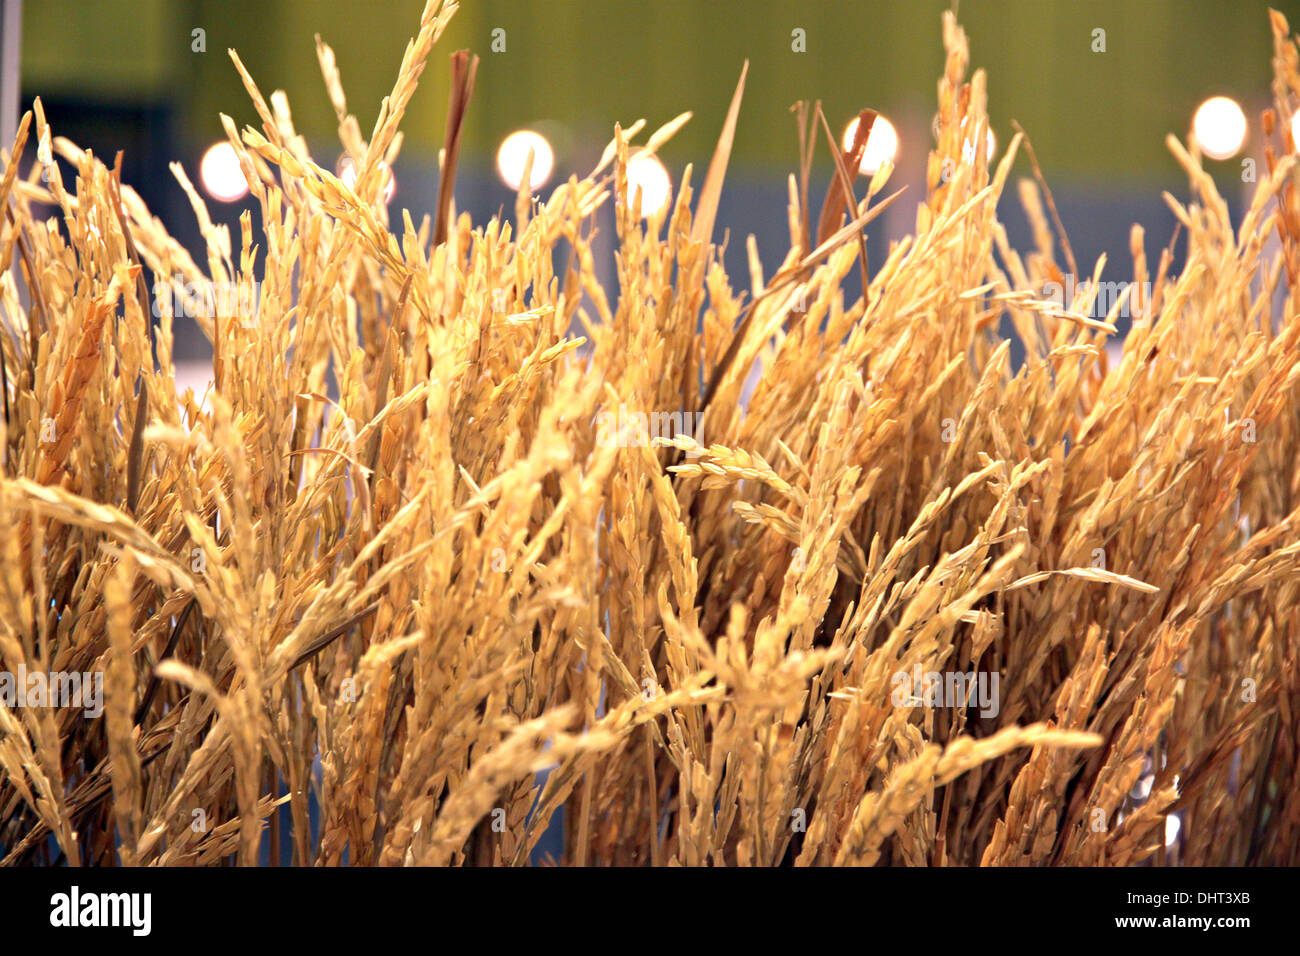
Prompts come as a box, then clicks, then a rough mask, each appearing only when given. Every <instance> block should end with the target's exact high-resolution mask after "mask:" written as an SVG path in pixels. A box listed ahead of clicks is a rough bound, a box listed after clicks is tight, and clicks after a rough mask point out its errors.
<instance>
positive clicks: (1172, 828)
mask: <svg viewBox="0 0 1300 956" xmlns="http://www.w3.org/2000/svg"><path fill="white" fill-rule="evenodd" d="M1182 827H1183V823H1182V821H1181V820H1179V819H1178V818H1177V817H1176V816H1174V815H1173V814H1172V813H1171V814H1170V815H1169V816H1167V817H1165V846H1173V845H1174V841H1175V840H1177V839H1178V831H1179V830H1181V829H1182Z"/></svg>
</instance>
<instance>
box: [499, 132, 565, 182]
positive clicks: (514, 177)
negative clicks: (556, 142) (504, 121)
mask: <svg viewBox="0 0 1300 956" xmlns="http://www.w3.org/2000/svg"><path fill="white" fill-rule="evenodd" d="M529 150H532V151H533V169H532V172H531V173H529V174H528V188H529V189H540V188H541V187H542V186H545V185H546V181H547V180H548V179H550V178H551V171H552V170H554V169H555V151H554V150H552V149H551V144H550V143H549V142H547V140H546V137H545V136H543V135H542V134H541V133H538V132H535V131H534V130H531V129H521V130H517V131H516V132H513V133H511V134H510V135H509V136H507V137H506V138H505V139H503V140H502V141H501V148H500V149H498V150H497V172H498V173H500V174H501V178H502V179H503V180H505V184H506V185H507V186H509V187H510V188H511V189H514V190H516V191H518V189H519V184H520V183H522V182H523V181H524V163H526V162H527V161H528V151H529Z"/></svg>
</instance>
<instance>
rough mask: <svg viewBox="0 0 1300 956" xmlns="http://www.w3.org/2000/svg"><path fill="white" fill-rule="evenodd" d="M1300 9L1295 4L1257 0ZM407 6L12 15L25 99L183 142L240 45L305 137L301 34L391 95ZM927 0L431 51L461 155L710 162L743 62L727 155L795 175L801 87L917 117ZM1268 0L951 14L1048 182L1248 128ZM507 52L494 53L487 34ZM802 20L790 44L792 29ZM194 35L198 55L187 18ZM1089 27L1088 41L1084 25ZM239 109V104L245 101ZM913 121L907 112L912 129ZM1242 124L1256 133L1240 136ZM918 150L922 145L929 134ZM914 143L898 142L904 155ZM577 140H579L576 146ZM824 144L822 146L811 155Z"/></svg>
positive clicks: (367, 107)
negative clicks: (83, 110) (674, 130)
mask: <svg viewBox="0 0 1300 956" xmlns="http://www.w3.org/2000/svg"><path fill="white" fill-rule="evenodd" d="M1271 5H1273V6H1276V7H1278V8H1279V9H1281V10H1282V11H1283V12H1284V13H1286V14H1287V16H1288V18H1290V19H1291V21H1292V22H1293V23H1294V22H1300V0H1274V2H1273V3H1272V4H1271ZM422 6H423V0H36V2H29V3H28V4H27V9H26V12H25V22H24V38H23V40H24V42H23V61H24V62H23V69H24V84H25V90H26V93H27V94H28V95H31V94H34V93H45V94H53V93H58V94H60V95H64V96H69V95H78V96H84V97H87V98H90V99H94V98H105V99H123V98H125V99H139V100H147V101H150V102H158V101H164V102H167V103H170V104H171V105H172V106H173V108H174V111H175V114H176V115H177V117H178V119H179V121H180V129H181V132H182V135H183V136H185V137H186V139H188V140H190V141H191V143H192V144H193V145H196V146H197V145H198V144H201V143H203V142H207V141H211V140H212V139H215V138H217V137H218V136H219V135H220V126H219V123H218V119H217V114H218V111H219V110H220V109H223V108H224V109H230V108H231V104H247V102H248V100H247V97H246V96H244V95H243V93H242V91H241V90H240V84H239V79H238V77H237V76H236V74H235V71H234V70H233V68H232V67H231V64H230V61H229V59H228V58H227V57H226V54H225V51H226V49H227V48H228V47H234V48H236V49H238V50H239V52H240V55H241V56H242V57H243V59H244V62H245V63H246V64H247V65H248V67H249V69H250V70H251V71H252V73H253V76H254V77H255V78H256V79H257V81H258V83H259V85H260V86H261V87H262V88H263V90H265V91H267V92H269V91H271V90H274V89H284V90H285V91H287V92H288V94H289V99H290V103H291V104H292V107H293V109H294V116H295V120H296V122H297V124H298V126H299V129H300V130H301V131H303V132H305V133H306V134H307V136H308V138H309V139H311V140H313V141H316V142H321V141H324V140H326V139H327V138H329V137H332V136H333V131H334V127H335V123H334V117H333V113H332V111H331V110H330V108H329V104H328V101H327V100H326V97H325V93H324V89H323V86H322V84H321V82H320V77H319V70H318V68H317V64H316V54H315V48H314V45H313V42H312V37H313V35H314V34H316V33H320V34H321V36H322V37H323V38H324V39H325V40H326V42H328V43H330V44H331V45H332V46H333V47H334V49H335V52H336V54H337V57H338V62H339V66H340V68H341V70H342V73H343V80H344V83H345V85H346V88H347V89H348V91H349V92H350V94H351V96H352V100H351V101H350V104H349V105H350V107H351V109H352V110H353V112H355V113H356V114H357V116H358V117H359V118H360V119H361V120H362V123H363V126H367V125H368V124H369V123H371V122H373V119H374V116H375V114H376V111H377V109H378V106H379V103H380V100H381V99H382V97H383V96H384V95H385V94H386V93H387V92H388V91H389V89H390V88H391V84H392V82H393V78H394V76H395V74H396V71H397V67H398V64H399V62H400V60H401V55H402V49H403V47H404V45H405V42H406V38H407V37H408V36H409V34H410V31H411V30H412V28H413V25H414V24H415V23H416V22H417V20H418V17H419V12H420V9H421V7H422ZM948 6H949V3H946V2H943V0H892V2H883V0H826V2H809V0H803V2H791V0H747V2H737V0H466V2H465V3H464V4H463V6H462V9H461V11H460V13H459V14H458V15H457V17H456V19H455V20H454V22H453V23H452V25H451V28H450V29H449V31H448V36H447V38H446V40H445V41H444V46H443V49H444V50H445V49H455V48H463V47H467V48H469V49H471V50H473V51H474V52H475V53H477V54H479V56H480V57H482V60H483V62H482V64H481V65H480V69H479V73H478V89H477V91H476V93H475V97H474V102H473V104H472V105H471V108H470V115H469V123H468V127H467V130H466V134H467V140H466V144H465V154H466V156H467V158H469V159H470V160H471V161H474V162H480V163H481V162H485V161H487V160H488V159H489V158H490V156H491V153H492V151H493V150H494V148H495V145H496V144H497V143H498V142H499V141H500V139H501V137H502V136H504V135H505V134H506V133H507V132H509V131H510V130H512V129H514V128H517V127H519V126H523V125H529V124H535V123H537V122H539V121H544V120H563V121H564V123H566V124H569V132H570V134H571V135H572V137H573V140H572V142H573V143H580V144H582V147H581V149H580V150H579V151H578V153H575V151H574V150H573V149H571V148H570V149H567V150H566V149H565V144H560V146H561V150H560V151H561V157H560V159H561V165H560V170H561V172H562V173H564V174H567V172H568V171H569V169H570V166H567V165H565V163H564V160H565V158H566V153H567V154H568V158H570V159H572V160H573V163H572V166H574V167H577V168H578V170H579V171H580V172H585V171H586V168H585V166H584V164H585V162H586V160H585V155H586V154H587V153H588V152H590V151H591V150H593V149H598V148H599V145H601V144H603V143H604V142H605V141H606V140H607V139H608V134H609V130H610V129H611V127H612V124H613V123H614V122H615V121H616V120H617V121H621V122H623V123H625V124H626V123H630V122H631V121H633V120H635V119H637V118H639V117H645V118H646V119H647V120H648V121H649V122H650V124H651V125H652V126H654V125H657V124H659V123H662V122H664V121H665V120H667V119H669V118H670V117H672V116H674V115H676V114H677V113H679V112H681V111H683V110H688V109H689V110H693V111H694V112H695V117H696V119H695V121H694V122H692V123H691V124H690V125H689V126H688V127H687V129H686V130H685V131H684V132H683V133H682V135H680V136H679V137H678V139H676V140H675V141H674V142H673V144H672V146H671V147H670V148H669V149H668V150H667V151H666V158H667V159H669V161H670V162H682V163H684V162H687V161H695V162H696V164H697V166H699V165H702V164H703V163H704V162H706V161H707V157H708V155H709V153H710V151H711V149H712V145H713V142H714V141H715V139H716V137H717V132H718V129H719V127H720V125H721V121H722V116H723V114H724V112H725V110H726V106H727V103H728V100H729V97H730V95H731V91H732V89H733V87H734V85H735V81H736V77H737V75H738V73H739V70H740V65H741V63H742V61H743V60H744V59H745V58H747V57H748V58H749V59H750V61H751V70H750V74H749V81H748V88H747V92H746V98H745V107H744V110H743V112H742V114H741V122H740V126H739V129H738V132H737V136H736V143H735V153H734V156H735V161H736V164H737V165H738V166H749V167H755V166H760V167H771V168H775V169H779V170H786V169H792V168H793V167H794V165H795V156H796V151H797V147H796V136H795V127H794V122H793V119H792V117H791V116H790V114H789V109H788V108H789V106H790V105H791V104H792V103H793V102H794V101H795V100H798V99H802V98H806V99H818V98H820V99H821V100H822V101H823V103H824V104H825V109H826V114H827V116H828V118H829V119H830V121H831V123H832V125H833V126H834V127H836V132H837V133H838V132H839V127H840V126H841V125H842V124H843V122H845V121H846V120H847V119H848V118H849V117H850V116H852V115H853V114H854V113H855V112H856V111H857V110H858V109H860V108H861V107H863V106H872V107H875V108H877V109H880V110H882V111H883V112H885V113H886V114H887V115H902V114H904V113H906V114H907V115H909V116H913V117H922V118H924V119H925V120H928V118H929V117H930V115H931V114H932V112H933V108H934V97H935V86H934V83H935V81H934V77H935V76H936V75H937V74H938V72H939V70H940V68H941V54H942V47H941V43H940V32H939V15H940V12H941V11H942V10H944V9H946V8H947V7H948ZM1268 6H1270V4H1269V3H1268V2H1266V0H1230V2H1223V0H1052V2H1047V0H963V2H961V4H960V6H959V18H960V20H961V22H962V24H963V25H964V26H965V28H966V30H967V32H968V34H969V36H970V38H971V46H972V57H973V64H972V65H973V66H975V67H981V66H982V67H988V68H991V69H990V72H991V83H990V87H989V102H990V114H991V116H992V119H993V124H994V129H995V131H996V132H997V134H998V136H999V139H1000V140H1001V141H1005V140H1006V139H1007V137H1009V135H1010V121H1011V120H1012V119H1013V118H1014V119H1016V120H1018V121H1019V122H1020V123H1021V124H1022V125H1024V127H1025V128H1026V130H1028V132H1029V133H1030V135H1031V136H1032V137H1033V140H1034V143H1035V146H1036V148H1037V151H1038V154H1039V156H1040V158H1041V160H1042V162H1043V164H1044V166H1045V167H1046V168H1048V169H1050V170H1051V171H1052V173H1053V174H1054V175H1057V176H1063V175H1064V176H1080V177H1097V178H1100V177H1111V176H1117V175H1118V176H1125V177H1128V178H1137V177H1139V176H1141V175H1142V174H1143V173H1144V172H1147V173H1149V172H1151V171H1166V172H1169V171H1173V170H1174V163H1173V159H1172V158H1171V157H1169V156H1168V154H1167V153H1166V151H1165V148H1164V145H1163V139H1164V135H1165V134H1166V133H1168V132H1175V133H1177V134H1179V135H1183V134H1185V132H1186V129H1187V125H1188V122H1189V117H1190V115H1191V112H1192V110H1193V109H1194V108H1195V106H1196V104H1197V103H1198V102H1199V101H1200V100H1201V99H1203V98H1204V97H1206V96H1209V95H1212V94H1215V93H1226V94H1229V95H1233V96H1235V97H1237V98H1238V99H1239V100H1240V101H1241V102H1242V104H1243V106H1244V107H1245V108H1246V111H1247V114H1248V115H1249V116H1250V117H1251V120H1252V125H1253V126H1254V125H1257V124H1256V117H1257V115H1258V111H1259V109H1260V108H1261V107H1262V106H1263V105H1264V104H1265V103H1266V102H1267V100H1268V78H1269V72H1268V70H1269V53H1270V44H1269V33H1268V22H1267V18H1266V16H1265V13H1266V10H1267V8H1268ZM498 27H499V28H502V29H504V30H505V31H506V45H507V48H506V51H505V52H504V53H493V52H492V51H491V44H492V31H493V30H494V29H495V28H498ZM796 27H799V28H802V29H804V30H806V31H807V52H806V53H802V54H801V53H795V52H792V50H791V31H792V30H793V29H795V28H796ZM195 28H202V29H203V30H205V31H206V38H205V39H206V47H207V50H206V53H195V52H192V50H191V45H192V44H191V31H192V30H193V29H195ZM1096 28H1101V29H1104V30H1105V31H1106V52H1105V53H1094V52H1093V51H1092V45H1093V32H1092V31H1093V30H1094V29H1096ZM430 73H431V74H432V76H431V80H432V82H426V83H425V84H424V85H423V86H422V88H421V89H420V91H419V93H418V94H417V96H416V98H415V100H414V102H413V104H412V109H411V112H410V114H409V115H408V117H407V119H406V121H405V124H404V125H405V130H406V134H407V147H408V149H409V150H411V151H412V153H420V154H424V155H426V156H429V155H432V154H433V152H434V151H436V149H437V148H438V147H439V146H440V145H441V141H442V133H443V124H444V122H445V114H446V104H445V99H444V96H445V91H446V88H447V76H448V66H447V60H446V56H445V55H441V54H440V55H439V56H437V57H435V58H434V62H433V63H431V65H430ZM235 119H236V120H237V121H239V122H240V123H245V122H251V121H253V120H254V119H255V117H254V115H253V113H252V109H251V107H248V106H247V105H245V106H244V107H243V112H242V113H240V114H238V115H236V116H235ZM923 128H924V127H922V129H923ZM1254 135H1255V136H1256V137H1257V136H1258V134H1257V133H1254ZM928 147H929V144H928V143H926V144H924V148H928ZM909 148H910V150H919V148H921V147H919V146H918V144H916V143H914V142H905V143H904V149H905V150H908V149H909ZM579 154H580V155H579ZM821 157H822V158H823V159H824V158H825V153H824V151H823V152H822V154H821Z"/></svg>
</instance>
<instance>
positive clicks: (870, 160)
mask: <svg viewBox="0 0 1300 956" xmlns="http://www.w3.org/2000/svg"><path fill="white" fill-rule="evenodd" d="M857 132H858V121H857V119H856V118H854V119H852V120H850V121H849V125H848V126H846V127H845V128H844V152H846V153H847V152H849V150H851V149H853V137H854V136H856V135H857ZM897 155H898V130H896V129H894V124H893V123H891V122H889V120H887V119H885V118H884V117H883V116H877V117H876V121H875V122H874V123H872V124H871V132H870V133H868V134H867V148H866V149H865V150H863V152H862V162H861V163H859V164H858V172H860V173H865V174H866V175H868V176H874V175H875V174H876V170H878V169H879V168H880V167H881V166H883V165H884V164H885V163H886V162H890V163H892V162H893V161H894V158H895V157H896V156H897Z"/></svg>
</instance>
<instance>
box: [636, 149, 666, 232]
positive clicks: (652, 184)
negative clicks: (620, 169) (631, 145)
mask: <svg viewBox="0 0 1300 956" xmlns="http://www.w3.org/2000/svg"><path fill="white" fill-rule="evenodd" d="M638 189H640V190H641V215H642V216H645V217H646V218H647V219H649V218H650V217H651V216H653V215H654V214H655V213H657V212H658V211H659V210H661V209H663V208H664V206H666V205H667V204H668V197H669V195H670V194H671V193H672V189H673V185H672V182H671V180H669V178H668V170H667V169H665V168H664V164H663V163H661V162H659V160H658V159H656V158H655V157H654V156H647V155H646V154H645V153H638V154H637V155H636V156H633V157H632V158H631V159H629V160H628V161H627V201H628V202H629V203H631V202H635V201H636V191H637V190H638Z"/></svg>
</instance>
